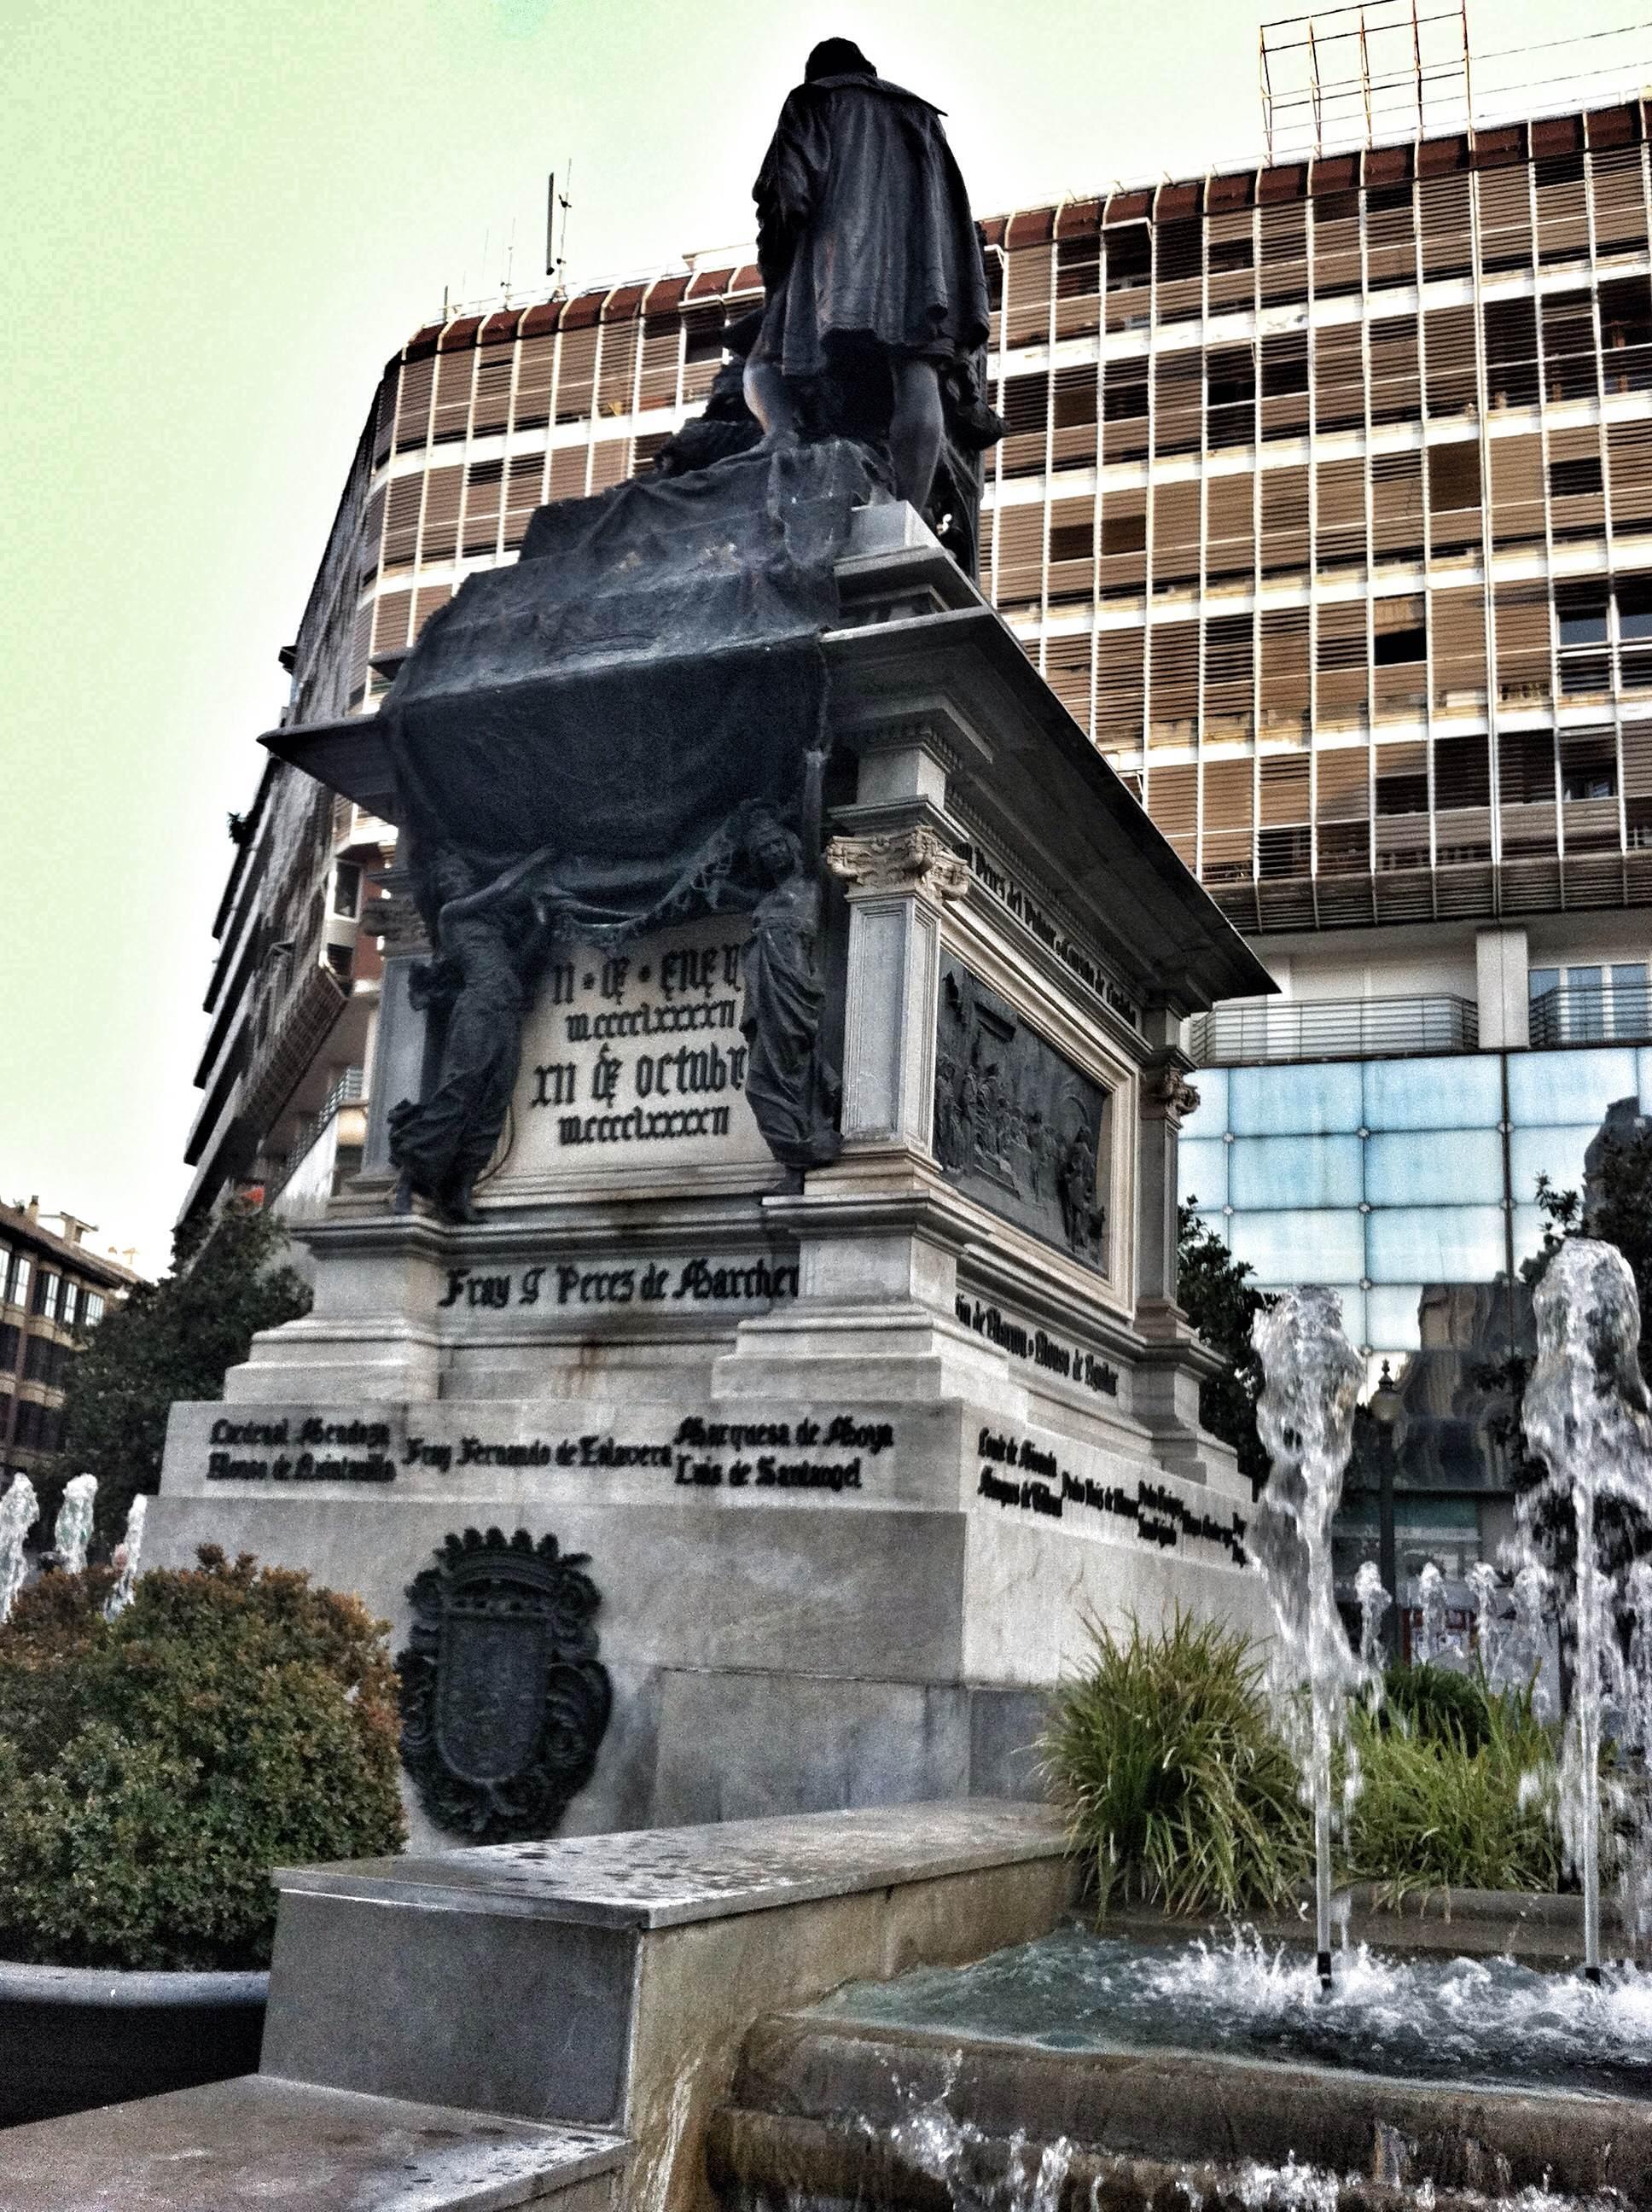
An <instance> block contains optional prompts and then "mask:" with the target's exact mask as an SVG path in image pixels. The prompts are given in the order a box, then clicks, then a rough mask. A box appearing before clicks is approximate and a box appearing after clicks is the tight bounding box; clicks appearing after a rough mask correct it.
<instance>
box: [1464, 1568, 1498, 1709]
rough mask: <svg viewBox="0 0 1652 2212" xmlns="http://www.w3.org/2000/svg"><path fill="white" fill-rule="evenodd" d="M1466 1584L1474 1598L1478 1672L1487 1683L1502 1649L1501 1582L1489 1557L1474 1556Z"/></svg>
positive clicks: (1495, 1677) (1490, 1679) (1491, 1676)
mask: <svg viewBox="0 0 1652 2212" xmlns="http://www.w3.org/2000/svg"><path fill="white" fill-rule="evenodd" d="M1468 1587H1469V1589H1471V1590H1472V1591H1473V1597H1474V1620H1475V1624H1476V1627H1475V1632H1476V1634H1477V1636H1478V1637H1479V1658H1480V1672H1481V1674H1484V1675H1485V1679H1486V1680H1487V1681H1488V1682H1492V1681H1495V1680H1497V1663H1498V1661H1499V1659H1500V1657H1501V1656H1502V1650H1503V1620H1502V1617H1501V1614H1500V1612H1499V1607H1501V1605H1502V1603H1503V1584H1502V1583H1501V1581H1500V1580H1499V1579H1498V1576H1497V1569H1496V1568H1495V1567H1494V1566H1492V1565H1491V1563H1490V1562H1489V1561H1488V1560H1485V1559H1476V1560H1475V1562H1474V1564H1473V1566H1472V1567H1470V1569H1469V1570H1468Z"/></svg>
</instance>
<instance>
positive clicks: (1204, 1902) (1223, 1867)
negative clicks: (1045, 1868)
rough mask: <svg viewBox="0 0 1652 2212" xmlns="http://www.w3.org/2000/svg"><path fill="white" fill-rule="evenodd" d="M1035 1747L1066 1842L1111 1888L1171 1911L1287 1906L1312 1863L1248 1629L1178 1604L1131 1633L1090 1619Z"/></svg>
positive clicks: (1100, 1883) (1302, 1813) (1108, 1893)
mask: <svg viewBox="0 0 1652 2212" xmlns="http://www.w3.org/2000/svg"><path fill="white" fill-rule="evenodd" d="M1090 1637H1091V1641H1092V1646H1093V1649H1092V1652H1091V1656H1090V1661H1089V1662H1088V1664H1087V1665H1086V1666H1085V1667H1084V1669H1083V1671H1082V1672H1081V1673H1080V1674H1078V1676H1077V1677H1076V1678H1075V1679H1072V1680H1067V1681H1066V1682H1064V1683H1063V1684H1062V1686H1061V1687H1060V1690H1059V1691H1058V1692H1057V1695H1056V1710H1055V1714H1054V1719H1053V1721H1052V1722H1051V1724H1050V1727H1049V1729H1048V1732H1047V1734H1046V1735H1045V1736H1044V1739H1043V1742H1042V1747H1041V1748H1042V1751H1043V1753H1044V1761H1045V1771H1046V1772H1047V1773H1048V1776H1049V1778H1050V1781H1051V1784H1052V1786H1053V1788H1054V1792H1055V1795H1056V1796H1057V1798H1058V1800H1059V1801H1060V1802H1061V1803H1062V1804H1063V1805H1064V1806H1065V1807H1066V1811H1067V1816H1068V1821H1069V1825H1070V1829H1071V1834H1072V1847H1073V1849H1074V1850H1077V1851H1082V1852H1084V1854H1085V1856H1086V1857H1089V1858H1090V1859H1091V1860H1092V1861H1093V1863H1094V1868H1095V1878H1096V1888H1097V1891H1098V1893H1099V1899H1100V1906H1101V1910H1102V1911H1106V1909H1107V1905H1108V1902H1109V1900H1110V1899H1112V1898H1113V1897H1114V1895H1117V1896H1118V1897H1119V1898H1120V1899H1122V1900H1124V1901H1128V1900H1130V1899H1140V1900H1141V1901H1143V1902H1144V1903H1148V1904H1158V1905H1163V1906H1164V1907H1165V1908H1166V1909H1167V1910H1168V1911H1172V1912H1203V1911H1220V1912H1236V1911H1244V1910H1245V1909H1247V1908H1248V1907H1253V1906H1263V1907H1267V1906H1274V1905H1283V1904H1285V1902H1287V1900H1289V1899H1290V1898H1291V1895H1292V1893H1293V1892H1294V1891H1295V1889H1296V1887H1297V1884H1298V1883H1299V1882H1300V1881H1303V1879H1304V1877H1305V1876H1306V1875H1307V1874H1308V1873H1309V1869H1311V1867H1312V1864H1313V1841H1312V1835H1311V1832H1310V1827H1309V1817H1308V1814H1307V1812H1306V1810H1305V1808H1304V1807H1303V1803H1302V1801H1301V1798H1300V1796H1299V1794H1298V1785H1297V1770H1296V1767H1295V1765H1294V1764H1293V1763H1292V1760H1291V1755H1290V1753H1288V1752H1287V1751H1286V1749H1285V1746H1284V1744H1283V1743H1282V1742H1281V1741H1279V1738H1278V1735H1276V1734H1275V1733H1274V1730H1273V1728H1272V1723H1271V1721H1270V1718H1269V1715H1268V1709H1267V1705H1266V1699H1265V1698H1264V1695H1263V1692H1262V1690H1261V1686H1260V1671H1261V1670H1260V1667H1259V1666H1258V1665H1257V1664H1256V1662H1254V1661H1253V1660H1252V1659H1251V1657H1250V1654H1249V1647H1248V1644H1247V1643H1246V1641H1245V1638H1243V1637H1242V1635H1239V1634H1236V1633H1235V1632H1232V1631H1230V1630H1227V1629H1224V1628H1223V1627H1221V1626H1219V1625H1218V1624H1217V1623H1216V1622H1213V1621H1203V1622H1199V1623H1195V1622H1194V1621H1193V1620H1190V1619H1189V1618H1188V1617H1187V1615H1185V1614H1183V1613H1177V1614H1176V1615H1175V1619H1174V1620H1172V1622H1171V1623H1170V1625H1169V1626H1168V1627H1166V1628H1163V1629H1161V1630H1160V1631H1159V1632H1157V1634H1156V1635H1150V1634H1146V1633H1145V1632H1143V1630H1142V1628H1141V1626H1140V1625H1139V1623H1138V1622H1135V1621H1133V1622H1132V1623H1131V1625H1130V1632H1129V1636H1128V1639H1127V1640H1125V1639H1121V1638H1117V1637H1115V1636H1114V1634H1113V1633H1112V1632H1111V1631H1110V1630H1108V1629H1106V1628H1103V1627H1101V1626H1099V1625H1096V1624H1092V1625H1091V1628H1090Z"/></svg>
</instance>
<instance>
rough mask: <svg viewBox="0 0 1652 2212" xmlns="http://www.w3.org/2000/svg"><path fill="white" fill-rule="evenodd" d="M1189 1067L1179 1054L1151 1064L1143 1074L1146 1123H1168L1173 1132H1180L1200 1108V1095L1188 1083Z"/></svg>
mask: <svg viewBox="0 0 1652 2212" xmlns="http://www.w3.org/2000/svg"><path fill="white" fill-rule="evenodd" d="M1188 1066H1189V1063H1188V1062H1187V1060H1185V1059H1183V1058H1182V1056H1181V1054H1176V1056H1175V1058H1174V1059H1171V1058H1168V1057H1167V1058H1166V1059H1163V1060H1158V1061H1157V1062H1153V1063H1150V1064H1149V1066H1146V1067H1145V1068H1144V1069H1143V1070H1142V1078H1141V1117H1142V1119H1143V1121H1165V1122H1168V1123H1169V1126H1170V1127H1171V1128H1173V1129H1180V1127H1181V1124H1182V1121H1184V1119H1185V1118H1186V1117H1187V1115H1189V1114H1191V1113H1193V1111H1194V1110H1195V1109H1196V1108H1197V1107H1198V1104H1199V1093H1198V1091H1195V1090H1194V1089H1193V1085H1192V1084H1191V1083H1189V1082H1188V1080H1187V1071H1188Z"/></svg>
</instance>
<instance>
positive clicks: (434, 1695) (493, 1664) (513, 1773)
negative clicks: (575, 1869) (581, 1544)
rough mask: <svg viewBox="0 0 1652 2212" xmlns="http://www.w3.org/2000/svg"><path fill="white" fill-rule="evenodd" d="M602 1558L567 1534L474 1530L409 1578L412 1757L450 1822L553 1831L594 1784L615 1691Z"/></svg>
mask: <svg viewBox="0 0 1652 2212" xmlns="http://www.w3.org/2000/svg"><path fill="white" fill-rule="evenodd" d="M588 1564H589V1562H588V1559H587V1557H586V1554H585V1553H568V1554H567V1555H566V1556H564V1555H563V1554H562V1553H561V1552H560V1551H559V1550H558V1547H557V1543H556V1537H555V1536H551V1535H545V1536H541V1537H540V1538H539V1540H538V1542H537V1543H536V1542H535V1541H534V1539H533V1538H532V1537H531V1535H530V1534H528V1532H527V1530H526V1529H525V1528H519V1529H517V1530H516V1531H515V1532H514V1534H512V1535H510V1536H508V1537H507V1536H506V1535H504V1534H502V1532H501V1530H499V1529H497V1528H489V1530H488V1532H487V1534H485V1535H483V1534H480V1533H479V1532H478V1531H477V1530H476V1529H475V1528H467V1529H466V1530H465V1534H463V1535H462V1536H452V1535H450V1536H448V1537H446V1539H445V1540H444V1541H443V1543H442V1545H441V1547H440V1550H439V1551H438V1553H436V1564H435V1565H434V1566H428V1567H426V1568H425V1569H424V1570H423V1571H422V1573H420V1574H418V1575H416V1577H414V1579H413V1581H412V1582H411V1583H410V1584H409V1585H408V1591H407V1595H408V1598H409V1600H410V1602H411V1604H412V1607H413V1629H412V1634H411V1637H410V1640H409V1644H408V1647H407V1649H406V1650H404V1652H403V1653H402V1654H401V1655H400V1656H399V1657H398V1660H397V1662H396V1664H397V1667H398V1670H399V1672H400V1674H401V1680H402V1763H403V1765H404V1766H405V1767H406V1769H407V1771H408V1772H409V1774H410V1776H411V1777H412V1778H413V1784H414V1787H415V1789H416V1790H417V1792H418V1796H419V1802H420V1803H421V1804H422V1806H423V1808H424V1810H425V1811H426V1813H427V1814H428V1815H429V1817H430V1818H431V1819H432V1820H434V1821H435V1822H436V1823H437V1825H438V1826H440V1827H444V1828H447V1829H451V1830H452V1831H454V1832H457V1833H459V1834H461V1835H464V1836H466V1837H468V1838H471V1840H472V1841H474V1842H477V1843H487V1844H495V1843H504V1842H507V1841H508V1840H510V1839H511V1838H516V1837H530V1836H549V1835H553V1834H555V1832H556V1828H557V1826H558V1825H559V1824H560V1822H561V1820H562V1814H563V1812H564V1811H565V1810H566V1808H567V1807H568V1802H569V1800H570V1799H571V1798H572V1797H574V1796H575V1794H576V1793H577V1792H578V1791H579V1790H582V1789H583V1788H584V1787H585V1785H586V1783H587V1782H588V1781H589V1780H590V1778H591V1775H592V1770H593V1768H594V1767H595V1765H596V1763H597V1752H598V1747H599V1746H600V1744H601V1742H602V1739H603V1734H604V1730H605V1729H606V1728H607V1726H608V1717H609V1713H610V1709H611V1706H612V1702H613V1696H612V1691H611V1688H610V1683H609V1680H608V1671H607V1669H606V1668H604V1666H603V1665H602V1664H601V1663H600V1662H599V1661H598V1657H597V1648H598V1647H597V1632H596V1628H595V1626H594V1620H595V1615H596V1612H597V1608H598V1606H599V1605H600V1603H601V1602H602V1600H601V1598H600V1596H599V1595H598V1590H597V1586H596V1584H595V1583H593V1582H592V1579H591V1577H589V1575H587V1574H586V1573H585V1572H584V1571H583V1570H584V1569H585V1567H586V1565H588Z"/></svg>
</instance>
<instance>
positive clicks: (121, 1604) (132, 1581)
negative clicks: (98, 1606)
mask: <svg viewBox="0 0 1652 2212" xmlns="http://www.w3.org/2000/svg"><path fill="white" fill-rule="evenodd" d="M148 1511H149V1499H148V1498H145V1497H144V1495H143V1492H141V1491H140V1492H138V1494H137V1497H136V1498H133V1500H132V1503H131V1510H129V1511H128V1513H127V1516H126V1534H125V1535H124V1536H123V1537H122V1538H121V1540H120V1541H119V1543H118V1544H117V1545H116V1546H115V1554H114V1559H113V1560H112V1563H111V1564H112V1565H113V1566H114V1568H115V1570H116V1579H115V1586H114V1588H113V1589H112V1590H111V1591H110V1593H109V1595H108V1599H107V1601H106V1604H105V1606H104V1608H103V1617H104V1619H105V1620H113V1619H114V1618H115V1616H116V1614H117V1613H125V1610H126V1608H127V1607H128V1606H129V1605H130V1604H131V1601H132V1592H133V1591H134V1590H135V1589H137V1562H138V1556H139V1554H140V1553H142V1551H143V1518H144V1516H145V1514H147V1513H148Z"/></svg>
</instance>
